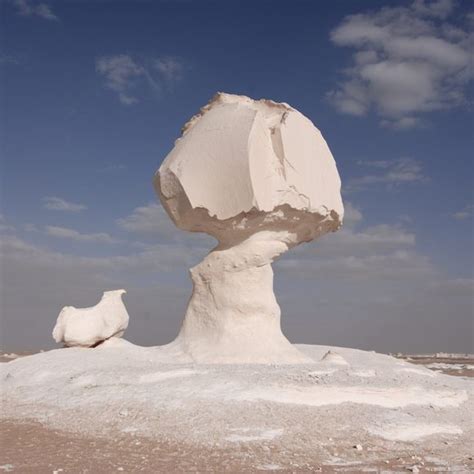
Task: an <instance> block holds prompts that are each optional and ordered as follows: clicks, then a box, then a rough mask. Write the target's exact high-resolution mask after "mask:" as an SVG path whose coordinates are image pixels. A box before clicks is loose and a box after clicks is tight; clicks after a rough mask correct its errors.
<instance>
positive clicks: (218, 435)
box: [0, 338, 474, 473]
mask: <svg viewBox="0 0 474 474" xmlns="http://www.w3.org/2000/svg"><path fill="white" fill-rule="evenodd" d="M297 348H298V349H299V350H300V351H302V352H303V353H304V354H306V355H307V356H308V357H310V358H312V359H314V360H315V362H313V363H307V364H294V365H287V364H282V365H278V364H240V365H239V364H220V365H216V364H209V365H206V364H193V363H190V362H187V361H183V362H179V359H180V358H183V355H181V356H180V355H179V354H177V353H176V352H175V351H174V350H172V349H171V348H170V347H168V346H161V347H150V348H144V347H138V346H135V345H133V344H131V343H129V342H127V341H125V340H123V339H115V338H114V339H110V340H109V341H107V342H105V343H104V344H102V345H100V346H98V347H96V348H94V349H86V348H64V349H57V350H52V351H48V352H42V353H39V354H36V355H31V356H26V357H17V356H16V355H7V356H6V357H4V358H3V361H4V363H3V364H1V366H0V370H1V380H2V382H1V384H2V395H3V402H2V405H3V406H2V421H1V427H2V455H1V462H0V472H1V471H5V472H31V473H43V472H44V473H48V472H49V473H52V472H57V473H59V472H65V473H67V472H70V473H79V472H90V473H93V472H104V473H107V472H150V473H151V472H258V471H272V470H274V471H281V472H386V473H392V472H410V471H411V472H448V471H450V472H451V471H452V472H473V470H474V462H473V457H472V456H473V442H472V440H473V439H474V433H473V431H474V426H473V413H474V410H473V408H474V407H473V386H474V384H473V380H474V379H472V378H470V376H472V375H473V374H474V370H473V369H474V365H473V362H474V361H473V360H472V358H471V359H464V360H457V359H439V358H435V357H427V358H426V359H423V360H413V361H412V360H411V359H410V362H409V361H406V360H402V359H398V358H394V357H391V356H388V355H383V354H376V353H373V352H366V351H360V350H355V349H344V348H329V347H323V346H309V345H300V346H297ZM329 350H331V351H333V352H336V353H337V354H338V355H339V356H340V357H338V356H330V357H326V358H323V357H324V355H325V354H327V352H328V351H329ZM321 359H323V360H321ZM177 360H178V361H177ZM344 361H345V362H344ZM413 362H416V364H415V363H413ZM425 365H427V366H428V367H431V368H427V367H426V366H425ZM443 371H448V372H449V373H457V374H459V375H458V376H453V375H446V374H444V373H442V372H443Z"/></svg>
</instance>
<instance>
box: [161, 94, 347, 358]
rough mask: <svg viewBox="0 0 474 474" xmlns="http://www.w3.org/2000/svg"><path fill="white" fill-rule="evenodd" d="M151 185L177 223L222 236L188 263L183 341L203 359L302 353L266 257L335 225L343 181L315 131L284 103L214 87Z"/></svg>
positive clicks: (338, 219) (179, 341) (340, 215)
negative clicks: (284, 319)
mask: <svg viewBox="0 0 474 474" xmlns="http://www.w3.org/2000/svg"><path fill="white" fill-rule="evenodd" d="M154 184H155V188H156V191H157V193H158V195H159V196H160V199H161V202H162V204H163V206H164V208H165V209H166V211H167V212H168V214H169V215H170V217H171V219H172V220H173V221H174V223H175V224H176V225H177V226H178V227H179V228H181V229H183V230H188V231H194V232H206V233H208V234H210V235H212V236H214V237H215V238H216V239H217V240H218V241H219V245H218V246H217V247H216V248H215V249H214V250H213V251H212V252H211V253H210V254H209V255H208V256H207V257H206V258H205V259H204V260H203V262H201V263H200V264H199V265H197V266H195V267H194V268H192V269H191V277H192V280H193V294H192V297H191V300H190V302H189V305H188V309H187V312H186V316H185V320H184V323H183V326H182V328H181V332H180V335H179V337H178V339H177V340H176V342H175V343H176V344H178V345H179V346H180V349H181V350H184V351H185V352H186V353H188V354H189V355H191V357H193V359H194V360H196V361H197V362H206V363H214V362H216V363H223V362H230V363H233V362H236V363H239V362H251V363H254V362H255V363H266V362H276V363H284V362H288V363H294V362H306V361H308V358H307V357H305V356H303V355H302V354H301V353H300V352H299V351H297V350H296V349H295V348H294V347H293V346H292V345H291V344H290V343H289V341H288V340H287V339H286V338H285V336H284V335H283V334H282V332H281V329H280V308H279V306H278V303H277V301H276V299H275V295H274V293H273V271H272V268H271V263H272V262H273V261H274V260H275V258H277V257H278V256H279V255H281V254H282V253H283V252H285V251H287V250H288V249H289V248H291V247H294V246H295V245H298V244H299V243H301V242H308V241H310V240H313V239H315V238H317V237H319V236H321V235H323V234H325V233H327V232H331V231H336V230H337V229H338V228H339V227H340V226H341V223H342V218H343V213H344V210H343V205H342V199H341V194H340V188H341V181H340V178H339V175H338V172H337V168H336V164H335V162H334V159H333V157H332V155H331V152H330V150H329V148H328V146H327V144H326V142H325V140H324V138H323V137H322V135H321V133H320V132H319V130H318V129H317V128H316V127H315V126H314V125H313V124H312V122H311V121H310V120H309V119H308V118H306V117H305V116H304V115H302V114H301V113H300V112H298V111H297V110H295V109H293V108H292V107H290V106H289V105H288V104H284V103H281V104H280V103H276V102H273V101H270V100H258V101H255V100H252V99H250V98H248V97H243V96H237V95H230V94H222V93H220V94H217V95H216V96H215V97H214V98H213V99H212V100H211V102H210V103H209V104H208V105H206V106H205V107H203V108H202V109H201V111H200V112H199V113H198V114H197V115H196V116H195V117H193V118H192V119H191V120H190V121H189V122H188V123H187V124H186V125H185V127H184V129H183V135H182V137H181V138H179V139H178V140H177V141H176V143H175V147H174V148H173V150H172V151H171V152H170V153H169V155H168V156H167V157H166V159H165V160H164V162H163V164H162V165H161V167H160V169H159V170H158V172H157V173H156V175H155V179H154Z"/></svg>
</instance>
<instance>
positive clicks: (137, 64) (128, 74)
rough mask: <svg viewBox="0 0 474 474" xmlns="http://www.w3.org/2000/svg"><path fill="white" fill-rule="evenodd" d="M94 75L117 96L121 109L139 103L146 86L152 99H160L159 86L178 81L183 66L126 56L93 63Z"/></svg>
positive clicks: (171, 61)
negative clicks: (142, 89)
mask: <svg viewBox="0 0 474 474" xmlns="http://www.w3.org/2000/svg"><path fill="white" fill-rule="evenodd" d="M96 71H97V72H98V73H99V74H100V75H102V76H103V77H104V78H105V84H106V87H107V88H108V89H111V90H113V91H114V92H116V93H117V94H118V98H119V100H120V102H121V103H122V104H124V105H133V104H135V103H137V102H138V101H139V99H138V96H139V94H140V86H143V85H144V84H146V85H148V87H149V89H150V90H151V92H152V93H153V95H154V96H155V97H157V98H158V97H160V95H161V92H162V84H163V83H164V82H165V83H166V84H173V83H175V82H177V81H179V80H180V79H181V77H182V73H183V71H184V67H183V63H182V62H181V61H180V60H179V59H177V58H172V57H163V58H152V59H148V60H140V59H138V58H134V57H132V56H131V55H128V54H117V55H111V56H101V57H99V58H97V60H96Z"/></svg>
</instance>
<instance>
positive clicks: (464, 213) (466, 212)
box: [452, 204, 474, 221]
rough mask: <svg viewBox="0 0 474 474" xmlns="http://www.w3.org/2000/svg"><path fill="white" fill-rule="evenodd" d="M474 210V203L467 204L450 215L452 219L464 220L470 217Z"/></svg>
mask: <svg viewBox="0 0 474 474" xmlns="http://www.w3.org/2000/svg"><path fill="white" fill-rule="evenodd" d="M473 210H474V205H473V204H469V205H467V206H465V207H464V208H463V209H461V210H460V211H457V212H454V213H453V215H452V217H453V218H454V219H457V220H458V221H462V220H466V219H469V218H471V217H472V212H473Z"/></svg>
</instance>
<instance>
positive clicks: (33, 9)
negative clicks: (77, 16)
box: [13, 0, 59, 21]
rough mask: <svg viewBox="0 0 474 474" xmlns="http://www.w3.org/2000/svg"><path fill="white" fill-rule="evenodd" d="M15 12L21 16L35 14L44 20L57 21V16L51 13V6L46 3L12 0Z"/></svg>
mask: <svg viewBox="0 0 474 474" xmlns="http://www.w3.org/2000/svg"><path fill="white" fill-rule="evenodd" d="M13 4H14V5H15V7H16V9H17V12H18V14H19V15H22V16H37V17H40V18H43V19H44V20H50V21H58V20H59V18H58V17H57V16H56V15H55V14H54V13H53V11H52V9H51V7H50V6H49V5H48V4H46V3H38V4H34V2H31V1H28V0H13Z"/></svg>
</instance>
